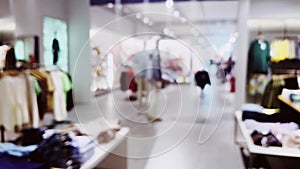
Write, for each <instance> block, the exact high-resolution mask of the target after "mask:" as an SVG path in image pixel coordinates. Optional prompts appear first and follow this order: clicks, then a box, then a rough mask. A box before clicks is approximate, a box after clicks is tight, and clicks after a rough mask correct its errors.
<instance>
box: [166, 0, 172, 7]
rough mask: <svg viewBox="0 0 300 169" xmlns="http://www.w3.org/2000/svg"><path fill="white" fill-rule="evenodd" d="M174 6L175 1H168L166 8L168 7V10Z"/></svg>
mask: <svg viewBox="0 0 300 169" xmlns="http://www.w3.org/2000/svg"><path fill="white" fill-rule="evenodd" d="M173 4H174V2H173V0H167V1H166V7H167V8H168V9H170V8H172V7H173Z"/></svg>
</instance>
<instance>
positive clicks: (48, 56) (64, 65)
mask: <svg viewBox="0 0 300 169" xmlns="http://www.w3.org/2000/svg"><path fill="white" fill-rule="evenodd" d="M43 39H44V40H43V46H44V65H45V67H46V69H47V68H48V69H52V68H59V69H62V70H63V71H66V72H67V71H68V32H67V23H66V22H65V21H63V20H60V19H55V18H50V17H44V19H43Z"/></svg>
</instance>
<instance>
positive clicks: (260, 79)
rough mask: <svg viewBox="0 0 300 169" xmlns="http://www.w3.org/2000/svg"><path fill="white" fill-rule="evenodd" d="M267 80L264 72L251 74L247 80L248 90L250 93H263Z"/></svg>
mask: <svg viewBox="0 0 300 169" xmlns="http://www.w3.org/2000/svg"><path fill="white" fill-rule="evenodd" d="M268 82H269V80H268V77H267V75H265V74H252V75H251V77H250V80H249V86H248V92H249V94H250V95H256V94H263V93H264V91H265V88H266V86H267V84H268Z"/></svg>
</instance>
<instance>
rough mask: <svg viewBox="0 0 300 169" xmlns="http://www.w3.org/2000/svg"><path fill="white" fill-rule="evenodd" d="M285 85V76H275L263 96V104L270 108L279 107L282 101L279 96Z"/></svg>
mask: <svg viewBox="0 0 300 169" xmlns="http://www.w3.org/2000/svg"><path fill="white" fill-rule="evenodd" d="M284 85H285V82H284V79H283V78H281V77H279V78H273V79H272V80H271V81H270V82H269V83H268V84H267V86H266V89H265V91H264V93H263V96H262V101H261V105H262V106H263V107H265V108H270V109H274V108H275V109H276V108H279V107H280V102H279V100H278V98H277V96H278V95H280V94H281V92H282V89H283V87H284Z"/></svg>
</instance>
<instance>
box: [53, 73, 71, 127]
mask: <svg viewBox="0 0 300 169" xmlns="http://www.w3.org/2000/svg"><path fill="white" fill-rule="evenodd" d="M50 76H51V78H52V81H53V85H54V88H55V90H54V92H53V113H54V118H55V120H57V121H63V120H66V119H67V110H66V95H65V93H64V88H63V84H62V77H61V72H60V71H59V70H53V71H51V72H50Z"/></svg>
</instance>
